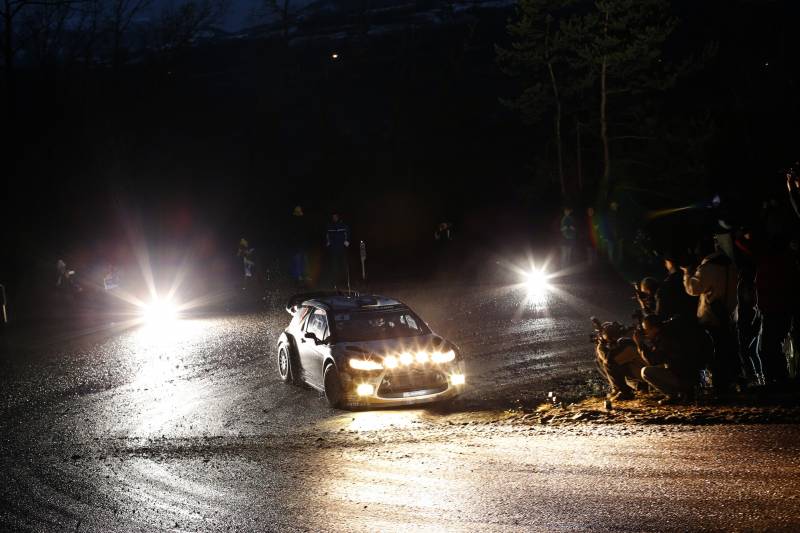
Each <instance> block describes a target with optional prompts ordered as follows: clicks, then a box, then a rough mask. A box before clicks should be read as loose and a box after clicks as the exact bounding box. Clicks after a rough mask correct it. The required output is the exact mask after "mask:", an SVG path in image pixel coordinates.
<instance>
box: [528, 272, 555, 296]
mask: <svg viewBox="0 0 800 533" xmlns="http://www.w3.org/2000/svg"><path fill="white" fill-rule="evenodd" d="M549 278H550V276H548V275H547V273H546V272H545V271H544V270H541V269H537V268H534V269H533V270H531V271H530V272H528V275H527V280H526V285H527V286H528V293H529V294H532V295H541V294H544V293H546V292H547V290H548V288H549V287H550V283H548V279H549Z"/></svg>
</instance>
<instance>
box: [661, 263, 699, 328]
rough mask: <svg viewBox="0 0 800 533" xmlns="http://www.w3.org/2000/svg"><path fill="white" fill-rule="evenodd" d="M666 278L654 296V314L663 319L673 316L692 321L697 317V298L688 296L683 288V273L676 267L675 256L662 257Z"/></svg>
mask: <svg viewBox="0 0 800 533" xmlns="http://www.w3.org/2000/svg"><path fill="white" fill-rule="evenodd" d="M664 268H666V269H667V277H666V278H664V281H662V282H661V285H659V287H658V290H657V291H656V294H655V301H656V306H655V313H656V314H657V315H659V316H660V317H661V318H663V319H665V320H666V319H669V318H672V317H675V316H680V317H683V318H685V319H687V320H691V321H694V320H696V317H697V298H696V297H694V296H689V295H688V294H687V293H686V289H685V288H684V286H683V272H681V270H680V268H679V267H678V261H677V260H676V259H675V256H674V255H672V254H668V255H667V256H666V257H664Z"/></svg>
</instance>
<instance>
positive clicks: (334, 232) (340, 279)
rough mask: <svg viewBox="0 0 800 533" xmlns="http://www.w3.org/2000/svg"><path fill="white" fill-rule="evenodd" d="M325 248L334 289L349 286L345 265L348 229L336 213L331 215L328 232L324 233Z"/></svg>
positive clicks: (347, 271) (348, 275)
mask: <svg viewBox="0 0 800 533" xmlns="http://www.w3.org/2000/svg"><path fill="white" fill-rule="evenodd" d="M325 247H326V248H327V249H328V253H329V254H330V265H331V275H332V277H333V279H332V283H333V286H334V288H338V287H344V286H347V287H348V289H349V286H350V271H349V268H348V263H347V249H348V248H349V247H350V228H349V227H348V226H347V224H345V223H344V222H342V221H341V219H340V218H339V214H338V213H333V215H332V216H331V223H330V224H328V231H327V232H326V233H325Z"/></svg>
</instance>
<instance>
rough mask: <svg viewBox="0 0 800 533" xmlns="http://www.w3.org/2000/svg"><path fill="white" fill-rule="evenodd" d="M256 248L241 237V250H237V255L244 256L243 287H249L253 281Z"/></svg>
mask: <svg viewBox="0 0 800 533" xmlns="http://www.w3.org/2000/svg"><path fill="white" fill-rule="evenodd" d="M255 252H256V249H255V248H251V247H250V243H249V242H248V241H247V239H245V238H244V237H242V238H241V239H239V250H238V251H237V252H236V255H237V257H241V258H242V266H243V267H244V272H243V274H244V276H243V278H242V289H243V290H244V289H247V288H248V287H249V286H250V285H251V284H252V281H253V273H254V271H255V266H256V261H255Z"/></svg>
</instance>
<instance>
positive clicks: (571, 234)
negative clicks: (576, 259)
mask: <svg viewBox="0 0 800 533" xmlns="http://www.w3.org/2000/svg"><path fill="white" fill-rule="evenodd" d="M560 230H561V265H560V267H561V268H562V269H564V268H567V267H568V266H569V265H571V264H572V254H573V250H575V241H576V239H577V236H578V231H577V229H576V227H575V219H574V218H573V216H572V208H571V207H565V208H564V216H562V217H561V225H560Z"/></svg>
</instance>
